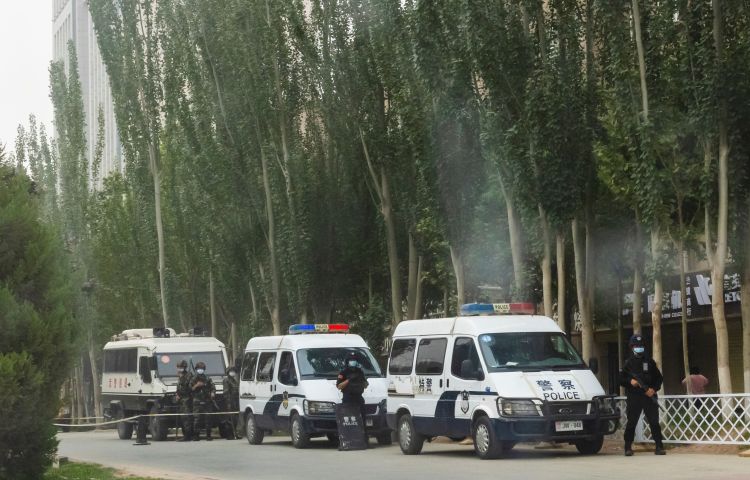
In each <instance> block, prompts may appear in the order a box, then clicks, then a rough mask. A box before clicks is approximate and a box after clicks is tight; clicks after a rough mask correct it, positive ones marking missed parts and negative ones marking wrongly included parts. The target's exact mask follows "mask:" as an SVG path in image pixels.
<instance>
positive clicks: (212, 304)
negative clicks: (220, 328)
mask: <svg viewBox="0 0 750 480" xmlns="http://www.w3.org/2000/svg"><path fill="white" fill-rule="evenodd" d="M208 307H209V311H210V313H211V336H213V337H218V332H217V331H216V295H215V292H214V270H213V267H212V266H210V267H208Z"/></svg>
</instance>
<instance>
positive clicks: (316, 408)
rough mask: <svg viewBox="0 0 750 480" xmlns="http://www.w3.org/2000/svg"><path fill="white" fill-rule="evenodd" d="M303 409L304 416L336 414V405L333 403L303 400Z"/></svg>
mask: <svg viewBox="0 0 750 480" xmlns="http://www.w3.org/2000/svg"><path fill="white" fill-rule="evenodd" d="M303 408H304V409H305V415H333V414H335V413H336V404H335V403H333V402H315V401H311V400H305V402H304V404H303Z"/></svg>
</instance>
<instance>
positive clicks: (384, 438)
mask: <svg viewBox="0 0 750 480" xmlns="http://www.w3.org/2000/svg"><path fill="white" fill-rule="evenodd" d="M375 438H376V439H377V441H378V445H391V444H392V443H393V437H392V436H391V432H383V433H379V434H378V435H377V436H376V437H375Z"/></svg>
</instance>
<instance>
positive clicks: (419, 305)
mask: <svg viewBox="0 0 750 480" xmlns="http://www.w3.org/2000/svg"><path fill="white" fill-rule="evenodd" d="M422 280H423V279H422V255H420V256H419V261H418V262H417V295H416V297H417V298H416V299H415V300H414V318H416V319H420V318H422V309H423V300H422Z"/></svg>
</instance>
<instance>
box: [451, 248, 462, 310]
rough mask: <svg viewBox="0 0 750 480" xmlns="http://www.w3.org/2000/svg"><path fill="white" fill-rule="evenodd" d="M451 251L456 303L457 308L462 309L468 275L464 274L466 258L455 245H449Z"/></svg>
mask: <svg viewBox="0 0 750 480" xmlns="http://www.w3.org/2000/svg"><path fill="white" fill-rule="evenodd" d="M448 248H449V249H450V252H451V263H453V272H454V273H455V275H456V305H457V307H456V308H457V309H459V310H460V309H461V305H463V304H464V288H465V287H464V285H465V281H466V277H465V274H464V260H463V256H462V255H461V252H459V251H458V249H457V248H454V247H453V245H449V247H448Z"/></svg>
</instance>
